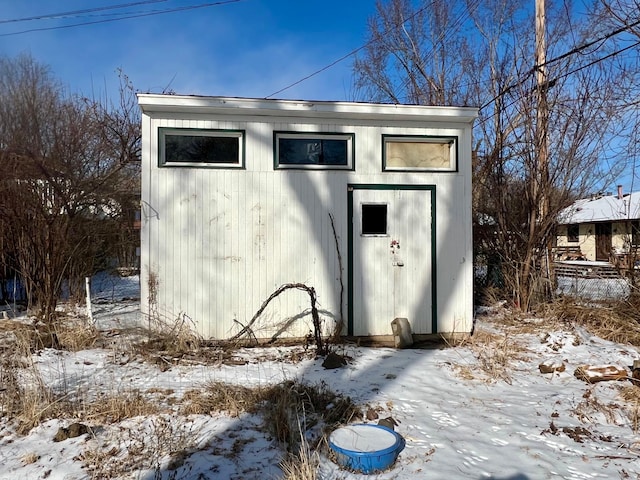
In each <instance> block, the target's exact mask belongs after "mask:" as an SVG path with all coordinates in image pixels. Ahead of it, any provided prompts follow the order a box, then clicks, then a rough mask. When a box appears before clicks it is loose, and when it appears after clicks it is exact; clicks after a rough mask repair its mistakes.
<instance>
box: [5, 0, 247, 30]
mask: <svg viewBox="0 0 640 480" xmlns="http://www.w3.org/2000/svg"><path fill="white" fill-rule="evenodd" d="M242 1H243V0H221V1H219V2H212V3H202V4H199V5H189V6H186V7H176V8H168V9H165V10H155V11H151V12H145V13H139V14H135V15H125V16H123V17H119V18H109V19H103V20H95V21H92V22H82V23H73V24H70V25H58V26H55V27H44V28H32V29H29V30H23V31H20V32H12V33H0V37H10V36H13V35H22V34H24V33H32V32H42V31H46V30H60V29H63V28H73V27H79V26H84V25H96V24H99V23H108V22H116V21H118V20H127V19H130V18H141V17H150V16H153V15H162V14H165V13H175V12H183V11H186V10H195V9H198V8H207V7H218V6H221V5H227V4H230V3H237V2H242Z"/></svg>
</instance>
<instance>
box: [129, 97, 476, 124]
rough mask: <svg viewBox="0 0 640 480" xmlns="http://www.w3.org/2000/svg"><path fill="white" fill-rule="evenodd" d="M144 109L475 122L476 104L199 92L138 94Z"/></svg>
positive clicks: (177, 111) (179, 111)
mask: <svg viewBox="0 0 640 480" xmlns="http://www.w3.org/2000/svg"><path fill="white" fill-rule="evenodd" d="M138 103H139V105H140V108H141V109H142V111H143V112H145V113H149V112H165V113H208V114H227V115H233V114H236V115H237V114H241V115H257V116H260V115H265V116H276V117H315V118H359V119H369V120H376V119H383V118H384V119H389V118H394V119H395V120H401V121H417V122H425V121H436V122H445V123H472V122H473V121H474V120H475V118H476V117H477V116H478V109H477V108H474V107H440V106H437V107H436V106H424V105H396V104H383V103H361V102H329V101H307V100H274V99H264V98H240V97H209V96H196V95H160V94H149V93H141V94H138Z"/></svg>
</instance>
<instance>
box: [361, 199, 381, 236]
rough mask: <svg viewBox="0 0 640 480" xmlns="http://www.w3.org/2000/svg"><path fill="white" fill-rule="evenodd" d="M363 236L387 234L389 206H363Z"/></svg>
mask: <svg viewBox="0 0 640 480" xmlns="http://www.w3.org/2000/svg"><path fill="white" fill-rule="evenodd" d="M361 231H362V235H386V234H387V205H386V204H363V205H362V230H361Z"/></svg>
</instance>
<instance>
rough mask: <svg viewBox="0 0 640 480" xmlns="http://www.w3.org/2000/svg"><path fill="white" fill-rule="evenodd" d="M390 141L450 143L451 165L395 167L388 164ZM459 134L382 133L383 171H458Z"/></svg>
mask: <svg viewBox="0 0 640 480" xmlns="http://www.w3.org/2000/svg"><path fill="white" fill-rule="evenodd" d="M389 143H432V144H440V145H443V144H449V146H450V147H449V165H448V166H446V167H395V166H389V165H387V150H388V144H389ZM458 143H459V142H458V136H456V135H451V136H448V135H442V136H440V135H396V134H382V171H383V172H448V173H450V172H457V171H458Z"/></svg>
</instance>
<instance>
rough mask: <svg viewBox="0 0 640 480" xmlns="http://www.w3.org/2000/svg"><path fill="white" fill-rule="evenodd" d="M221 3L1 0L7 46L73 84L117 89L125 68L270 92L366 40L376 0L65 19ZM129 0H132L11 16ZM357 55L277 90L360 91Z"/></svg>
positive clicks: (150, 81)
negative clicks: (355, 71) (355, 77)
mask: <svg viewBox="0 0 640 480" xmlns="http://www.w3.org/2000/svg"><path fill="white" fill-rule="evenodd" d="M212 3H215V0H154V1H153V2H150V1H149V0H147V2H144V3H143V0H92V1H90V2H89V1H87V0H57V1H55V2H53V1H50V0H30V1H24V0H19V1H16V0H0V55H6V56H10V57H13V56H15V55H18V54H20V53H22V52H27V53H30V54H31V55H32V56H33V57H34V58H35V59H36V60H37V61H38V62H40V63H43V64H46V65H49V66H50V67H51V69H52V71H53V74H54V75H55V77H56V78H58V79H59V80H61V81H62V83H63V84H64V85H65V86H66V87H67V88H68V89H69V91H70V92H74V93H82V94H84V95H93V96H96V97H99V96H102V97H104V96H105V94H106V95H107V96H109V97H115V96H116V95H117V89H118V77H117V73H116V71H117V69H119V68H121V69H122V70H123V72H124V73H125V74H127V75H128V76H129V77H130V79H131V81H132V82H133V85H134V87H135V88H136V89H137V90H139V91H142V92H156V93H158V92H162V91H163V90H167V89H168V90H173V91H174V92H175V93H178V94H202V95H224V96H241V97H260V98H261V97H266V96H269V95H271V94H273V93H274V92H277V91H278V90H280V89H282V88H285V87H287V86H288V85H290V84H292V83H294V82H296V81H298V80H300V79H302V78H304V77H306V76H308V75H309V74H312V73H313V72H315V71H317V70H319V69H321V68H323V67H325V66H327V65H329V64H331V63H332V62H334V61H336V60H337V59H339V58H341V57H343V56H344V55H346V54H348V53H349V52H351V51H353V50H355V49H357V48H358V47H360V46H362V45H363V44H364V43H365V42H366V34H367V20H368V19H369V18H370V17H371V16H372V15H373V14H374V12H375V0H323V1H319V0H270V1H269V0H237V1H233V0H231V1H229V0H220V1H219V2H218V3H219V4H218V5H214V6H208V7H204V8H196V9H192V10H185V11H181V12H173V13H164V14H159V15H149V16H141V17H137V18H130V19H124V20H118V21H113V22H106V23H94V24H90V25H82V26H75V27H68V28H55V27H65V26H68V25H72V24H78V23H87V22H99V21H102V20H106V19H110V18H113V17H114V14H119V16H122V15H123V14H127V15H143V14H147V13H152V12H154V11H160V10H168V9H175V8H181V7H188V6H195V5H203V4H212ZM124 4H132V5H131V6H129V7H127V8H117V9H109V10H100V11H93V12H86V13H75V14H72V15H67V16H66V17H64V18H41V19H36V20H30V21H21V22H7V20H16V19H23V18H27V17H36V16H43V15H50V14H60V13H68V12H75V11H78V10H88V9H96V8H99V7H108V6H116V5H124ZM133 4H135V5H133ZM52 27H54V29H50V28H52ZM36 29H38V30H37V31H30V32H27V33H19V34H18V32H23V31H26V30H36ZM40 29H48V30H40ZM352 62H353V57H349V58H348V59H346V60H343V61H341V62H339V63H338V64H337V65H335V66H333V67H331V68H329V69H327V70H326V71H324V72H322V73H319V74H317V75H315V76H313V77H312V78H311V79H309V80H306V81H304V82H302V83H300V84H299V85H296V86H294V87H292V88H290V89H287V90H285V91H283V92H280V93H278V94H277V95H275V96H274V97H273V98H290V99H308V100H352V99H353V97H354V96H353V94H352V91H353V90H352V79H351V78H352V75H351V66H352Z"/></svg>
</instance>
